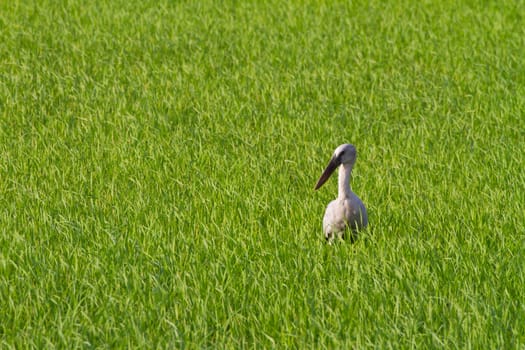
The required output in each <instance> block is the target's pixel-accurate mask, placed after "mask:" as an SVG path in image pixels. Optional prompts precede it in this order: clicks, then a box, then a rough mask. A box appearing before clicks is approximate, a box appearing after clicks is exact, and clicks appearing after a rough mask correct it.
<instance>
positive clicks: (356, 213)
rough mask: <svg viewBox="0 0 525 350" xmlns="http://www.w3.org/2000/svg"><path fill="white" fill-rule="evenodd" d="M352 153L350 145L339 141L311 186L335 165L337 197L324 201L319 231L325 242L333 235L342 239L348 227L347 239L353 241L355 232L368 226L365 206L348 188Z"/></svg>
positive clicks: (316, 187) (352, 163)
mask: <svg viewBox="0 0 525 350" xmlns="http://www.w3.org/2000/svg"><path fill="white" fill-rule="evenodd" d="M356 156H357V151H356V149H355V147H354V146H353V145H349V144H343V145H340V146H339V147H337V148H336V149H335V151H334V155H333V156H332V159H330V163H328V166H327V167H326V169H325V170H324V172H323V174H322V175H321V177H320V178H319V181H317V185H315V189H316V190H317V189H319V188H320V187H321V186H322V185H323V184H324V183H325V182H326V181H327V180H328V179H329V178H330V175H332V173H333V172H334V170H335V169H337V167H339V194H338V196H337V199H335V200H333V201H331V202H330V203H329V204H328V206H327V207H326V211H325V213H324V217H323V231H324V235H325V238H326V240H327V241H328V242H331V241H332V240H333V239H334V238H335V236H336V235H339V236H341V237H342V238H344V234H345V231H346V230H348V229H349V230H350V231H351V237H350V238H351V240H354V239H355V236H356V234H357V232H358V231H359V230H361V229H364V228H365V227H366V226H367V225H368V216H367V214H366V208H365V205H364V204H363V202H362V201H361V199H359V197H357V196H356V195H355V193H354V192H352V190H351V189H350V176H351V174H352V168H353V166H354V163H355V159H356Z"/></svg>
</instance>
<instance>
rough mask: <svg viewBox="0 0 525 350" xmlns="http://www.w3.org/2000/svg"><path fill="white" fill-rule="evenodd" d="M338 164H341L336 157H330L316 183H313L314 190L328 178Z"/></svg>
mask: <svg viewBox="0 0 525 350" xmlns="http://www.w3.org/2000/svg"><path fill="white" fill-rule="evenodd" d="M339 165H341V161H340V160H338V159H337V158H336V157H332V159H330V163H328V165H327V166H326V169H325V170H324V171H323V174H322V175H321V177H320V178H319V180H317V185H315V189H316V190H318V189H319V187H321V186H323V184H324V183H325V182H326V180H328V179H329V178H330V176H331V175H332V173H333V172H334V170H335V169H337V167H338V166H339Z"/></svg>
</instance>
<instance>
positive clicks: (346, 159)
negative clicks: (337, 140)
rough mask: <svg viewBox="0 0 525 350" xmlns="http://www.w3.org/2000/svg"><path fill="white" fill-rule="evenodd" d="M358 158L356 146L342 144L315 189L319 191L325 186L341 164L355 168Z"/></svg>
mask: <svg viewBox="0 0 525 350" xmlns="http://www.w3.org/2000/svg"><path fill="white" fill-rule="evenodd" d="M356 157H357V151H356V149H355V147H354V145H350V144H347V143H345V144H342V145H340V146H339V147H337V148H336V149H335V151H334V155H333V156H332V159H330V162H329V163H328V165H327V166H326V168H325V170H324V171H323V174H322V175H321V177H320V178H319V180H318V181H317V185H315V189H316V190H317V189H319V188H320V187H321V186H323V184H324V183H325V182H326V181H327V180H328V179H329V178H330V176H331V175H332V173H333V172H334V171H335V169H337V168H338V167H339V166H340V165H341V164H349V165H350V166H353V165H354V163H355V159H356Z"/></svg>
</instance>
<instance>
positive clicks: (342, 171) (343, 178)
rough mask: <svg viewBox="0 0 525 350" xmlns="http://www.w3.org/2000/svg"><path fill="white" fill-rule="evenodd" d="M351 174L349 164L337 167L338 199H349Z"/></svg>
mask: <svg viewBox="0 0 525 350" xmlns="http://www.w3.org/2000/svg"><path fill="white" fill-rule="evenodd" d="M351 174H352V165H351V164H341V166H340V167H339V196H338V198H339V199H345V198H350V195H351V193H352V190H351V189H350V176H351Z"/></svg>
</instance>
